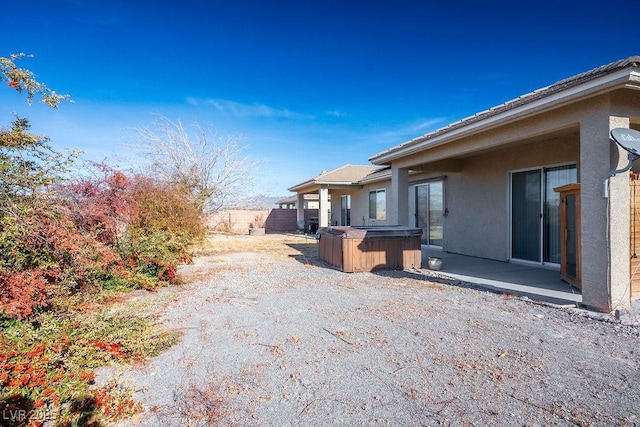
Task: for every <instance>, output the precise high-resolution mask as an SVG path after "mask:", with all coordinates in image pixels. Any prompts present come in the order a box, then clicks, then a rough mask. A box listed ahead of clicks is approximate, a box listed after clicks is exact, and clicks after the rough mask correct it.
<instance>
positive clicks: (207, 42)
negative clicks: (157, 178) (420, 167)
mask: <svg viewBox="0 0 640 427" xmlns="http://www.w3.org/2000/svg"><path fill="white" fill-rule="evenodd" d="M565 3H566V4H565ZM6 9H7V8H5V11H4V12H3V13H2V14H1V15H0V25H2V29H3V36H2V43H1V46H2V49H1V51H0V56H8V55H9V54H11V53H18V52H24V53H27V54H33V55H34V58H33V59H26V60H23V61H20V65H21V66H23V67H26V68H28V69H30V70H31V71H33V72H34V73H35V74H36V76H37V78H38V79H39V80H41V81H43V82H45V83H46V84H47V85H48V86H50V87H51V88H53V89H54V90H56V91H57V92H60V93H68V94H70V95H71V96H72V98H73V99H74V101H75V102H74V103H73V104H63V105H61V107H60V108H59V109H58V110H51V109H48V108H45V107H44V106H43V105H39V104H34V105H33V106H31V107H28V106H27V105H26V103H25V101H24V97H23V96H20V95H17V94H15V93H12V91H11V90H10V89H9V88H4V89H2V88H0V123H1V124H8V123H9V122H10V121H11V119H12V116H11V112H16V113H17V114H18V115H20V116H26V117H29V118H30V119H31V122H32V125H33V127H32V129H33V130H34V131H36V132H37V133H41V134H46V135H49V136H50V137H51V138H52V145H53V146H54V147H55V148H57V149H61V148H79V149H81V150H83V151H84V152H85V157H87V158H89V159H92V160H103V159H106V161H107V162H108V163H112V164H118V163H120V164H129V163H130V162H136V161H138V160H139V159H135V157H132V156H131V154H132V153H130V152H128V150H127V149H126V148H124V146H123V144H122V143H123V141H125V140H126V139H127V137H129V136H130V135H131V134H132V129H133V128H135V127H141V126H148V125H150V124H151V122H152V121H153V120H154V117H155V116H154V115H155V114H161V115H163V116H165V117H167V118H169V119H172V120H178V119H180V120H181V121H182V122H183V123H184V124H185V125H188V124H191V123H193V122H195V121H198V122H199V123H201V124H212V125H213V126H214V128H215V129H216V130H217V131H218V132H219V133H220V134H221V135H222V136H227V135H241V136H242V141H241V143H242V144H243V145H247V146H248V148H247V151H246V153H247V154H248V155H250V156H251V157H252V158H254V159H261V160H263V164H262V166H261V168H260V170H259V171H257V174H256V182H255V185H254V187H253V188H251V189H250V190H249V192H250V193H260V194H264V195H271V196H286V195H288V192H287V188H288V187H291V186H293V185H295V184H297V183H299V182H301V181H304V180H306V179H308V178H311V177H313V176H315V175H317V174H318V173H320V172H321V171H322V170H330V169H333V168H336V167H339V166H341V165H343V164H347V163H350V164H367V163H368V161H367V159H368V158H369V157H370V156H372V155H374V154H376V153H378V152H380V151H383V150H385V149H387V148H389V147H391V146H395V145H398V144H400V143H402V142H405V141H406V140H409V139H412V138H414V137H417V136H419V135H422V134H424V133H427V132H429V131H432V130H434V129H437V128H439V127H442V126H445V125H447V124H449V123H451V122H453V121H456V120H459V119H461V118H464V117H467V116H470V115H473V114H474V113H476V112H479V111H482V110H485V109H487V108H490V107H493V106H495V105H498V104H501V103H503V102H505V101H508V100H510V99H513V98H516V97H518V96H520V95H522V94H525V93H528V92H531V91H533V90H535V89H538V88H541V87H544V86H547V85H550V84H552V83H555V82H556V81H558V80H561V79H564V78H567V77H570V76H573V75H575V74H577V73H580V72H583V71H587V70H589V69H592V68H595V67H597V66H599V65H603V64H606V63H609V62H613V61H616V60H619V59H623V58H626V57H628V56H632V55H640V31H638V25H637V19H636V17H637V16H638V13H639V12H640V2H638V1H637V0H625V1H620V0H611V1H608V2H596V1H589V0H586V1H582V2H580V3H574V2H559V1H554V2H551V1H546V0H543V1H537V2H512V1H491V0H488V1H485V2H469V3H467V2H457V1H449V2H437V3H436V2H418V1H404V0H395V1H368V2H367V1H337V0H336V1H334V0H327V1H322V2H305V1H297V2H294V1H285V0H283V1H244V0H239V1H225V2H219V1H193V0H183V1H165V0H157V1H155V2H136V1H130V0H124V1H123V0H110V1H93V0H91V1H89V0H58V1H49V0H37V1H30V0H25V1H23V2H20V3H19V4H16V5H14V6H13V7H12V11H11V12H10V13H9V12H8V11H7V10H6Z"/></svg>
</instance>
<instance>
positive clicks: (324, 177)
mask: <svg viewBox="0 0 640 427" xmlns="http://www.w3.org/2000/svg"><path fill="white" fill-rule="evenodd" d="M383 168H384V167H381V166H375V165H344V166H340V167H339V168H337V169H334V170H331V171H328V172H322V173H321V174H320V175H318V176H316V177H314V178H311V179H310V180H307V181H304V182H302V183H300V184H297V185H294V186H293V187H291V188H289V191H300V190H304V189H311V188H313V187H318V186H321V185H357V184H358V182H359V181H360V180H362V179H363V178H365V177H367V176H368V175H370V174H372V173H374V172H376V171H378V170H380V169H383Z"/></svg>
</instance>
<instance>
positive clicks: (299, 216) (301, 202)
mask: <svg viewBox="0 0 640 427" xmlns="http://www.w3.org/2000/svg"><path fill="white" fill-rule="evenodd" d="M296 207H297V212H296V221H304V193H298V203H297V204H296Z"/></svg>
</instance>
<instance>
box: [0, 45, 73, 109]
mask: <svg viewBox="0 0 640 427" xmlns="http://www.w3.org/2000/svg"><path fill="white" fill-rule="evenodd" d="M32 57H33V55H25V54H24V53H18V54H12V55H10V56H9V57H8V58H7V57H4V56H0V82H1V81H3V80H6V81H7V84H8V85H9V87H10V88H13V89H15V90H16V91H18V92H23V91H24V92H26V94H27V102H28V103H29V105H31V103H32V102H33V97H34V96H35V95H36V94H40V96H41V101H42V102H43V103H45V104H47V105H49V106H50V107H52V108H58V104H60V102H61V101H71V98H70V97H69V95H60V94H57V93H56V92H54V91H53V90H51V89H49V88H48V87H47V85H45V84H44V83H41V82H38V81H37V80H36V78H35V76H34V75H33V73H32V72H31V71H29V70H27V69H25V68H20V67H18V66H17V65H16V63H15V61H17V60H19V59H24V58H32Z"/></svg>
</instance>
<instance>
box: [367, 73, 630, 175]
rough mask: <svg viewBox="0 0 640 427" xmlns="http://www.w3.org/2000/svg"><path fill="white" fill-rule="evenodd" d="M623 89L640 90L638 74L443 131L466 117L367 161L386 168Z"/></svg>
mask: <svg viewBox="0 0 640 427" xmlns="http://www.w3.org/2000/svg"><path fill="white" fill-rule="evenodd" d="M625 87H626V88H632V89H640V72H638V71H637V70H635V69H631V70H630V69H629V68H623V69H621V70H618V71H615V72H612V73H611V74H608V75H605V76H601V77H598V78H595V79H593V80H590V81H587V82H585V83H582V84H579V85H576V86H574V87H571V88H568V89H565V90H562V91H559V92H556V93H552V94H550V95H548V96H545V97H543V98H539V99H534V100H532V101H531V102H528V103H526V104H523V105H520V106H517V107H515V108H513V109H509V110H506V111H503V112H500V113H497V114H495V115H490V116H488V117H487V118H485V119H480V120H477V121H472V122H470V123H469V124H468V125H463V126H460V127H458V128H455V129H452V130H451V131H446V128H447V127H452V126H454V125H456V124H459V123H461V122H464V121H465V120H471V119H473V117H475V116H471V117H467V118H465V119H462V120H460V121H458V122H455V123H453V124H451V125H449V126H447V127H445V128H441V129H438V130H436V131H434V132H431V133H429V134H426V135H424V136H422V137H418V138H415V139H413V140H411V141H408V142H406V143H404V144H402V145H399V146H397V147H395V148H392V149H390V150H388V151H386V152H382V153H379V154H376V155H375V156H372V157H370V158H369V161H370V162H371V163H373V164H376V165H384V164H389V163H390V162H392V161H393V160H396V159H399V158H402V157H405V156H408V155H411V154H414V153H416V152H419V151H422V150H424V149H426V148H432V147H436V146H439V145H442V144H445V143H447V142H449V141H451V140H455V139H458V138H462V137H464V136H467V135H468V134H472V133H476V132H480V131H484V130H487V129H491V128H494V127H497V126H501V125H504V124H507V123H509V122H511V121H514V120H516V119H522V118H524V117H527V116H530V115H533V114H538V113H540V112H542V111H545V110H549V109H551V108H557V107H558V106H561V105H563V104H567V103H569V102H575V101H577V100H580V99H585V98H589V97H592V96H596V95H599V94H601V93H604V92H607V91H611V90H612V89H615V88H625ZM505 104H508V103H505ZM495 108H497V107H495ZM483 113H486V112H483ZM483 113H478V114H476V116H478V115H480V114H483ZM438 132H442V135H437V136H434V137H432V136H431V135H433V134H436V133H438Z"/></svg>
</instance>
